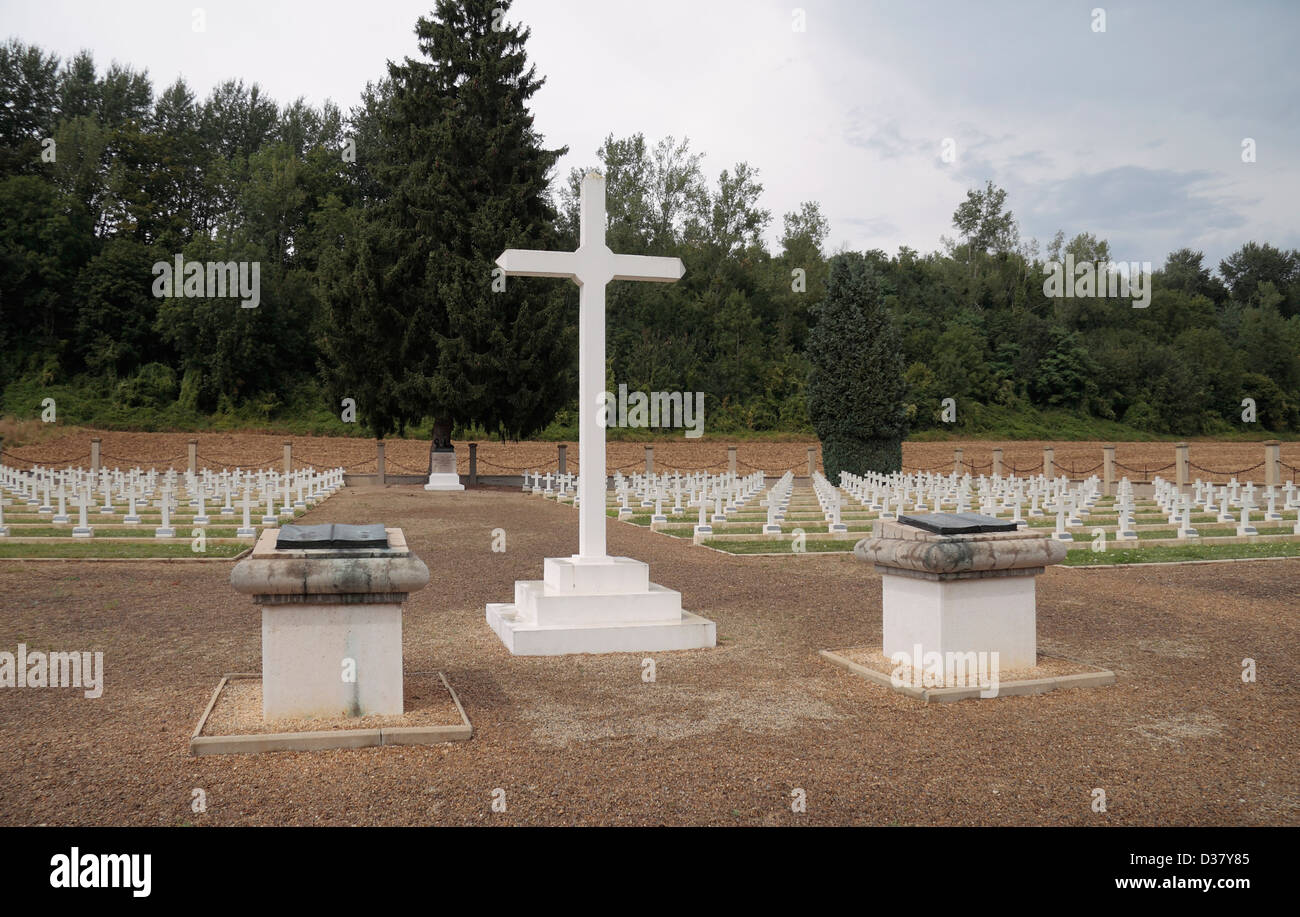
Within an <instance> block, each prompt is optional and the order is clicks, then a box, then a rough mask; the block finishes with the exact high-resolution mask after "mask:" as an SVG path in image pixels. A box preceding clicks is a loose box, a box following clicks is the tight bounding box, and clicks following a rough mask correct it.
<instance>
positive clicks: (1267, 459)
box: [1264, 439, 1282, 487]
mask: <svg viewBox="0 0 1300 917" xmlns="http://www.w3.org/2000/svg"><path fill="white" fill-rule="evenodd" d="M1264 486H1265V487H1281V486H1282V444H1281V443H1280V442H1278V441H1277V440H1275V439H1270V440H1269V441H1268V442H1266V443H1264Z"/></svg>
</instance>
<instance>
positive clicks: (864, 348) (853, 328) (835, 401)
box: [808, 252, 907, 483]
mask: <svg viewBox="0 0 1300 917" xmlns="http://www.w3.org/2000/svg"><path fill="white" fill-rule="evenodd" d="M813 311H814V317H815V318H816V321H817V325H816V327H814V328H813V330H812V332H811V333H810V335H809V337H808V362H809V364H810V366H811V369H810V371H809V374H808V415H809V417H810V418H811V419H812V423H813V429H814V430H815V431H816V432H817V438H818V439H820V440H821V442H822V463H823V465H824V466H825V468H826V476H827V477H828V478H829V479H830V480H831V481H832V482H833V483H839V473H840V472H841V471H851V472H853V473H855V474H865V473H866V472H868V471H877V472H891V471H898V470H900V469H901V468H902V465H903V438H904V437H905V436H906V435H907V422H906V415H905V412H904V405H903V402H904V399H905V397H906V394H907V381H906V379H905V378H904V375H903V352H902V346H901V342H900V340H899V336H898V332H897V331H896V330H895V329H894V327H893V325H892V324H891V323H890V319H889V314H888V312H886V310H885V307H884V300H883V297H882V296H881V292H880V282H879V279H878V278H877V276H876V273H875V271H874V269H873V268H872V267H871V265H870V264H869V263H868V262H867V259H866V258H865V257H863V256H862V255H860V254H858V253H856V252H847V253H844V254H840V255H836V256H835V257H834V258H832V259H831V262H830V276H829V278H828V280H827V283H826V298H825V300H824V301H823V302H822V303H821V304H820V305H818V306H816V307H814V310H813Z"/></svg>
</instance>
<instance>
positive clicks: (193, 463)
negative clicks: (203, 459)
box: [189, 439, 199, 474]
mask: <svg viewBox="0 0 1300 917" xmlns="http://www.w3.org/2000/svg"><path fill="white" fill-rule="evenodd" d="M189 453H190V474H198V471H199V441H198V440H197V439H192V440H190V447H189Z"/></svg>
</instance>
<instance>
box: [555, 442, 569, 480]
mask: <svg viewBox="0 0 1300 917" xmlns="http://www.w3.org/2000/svg"><path fill="white" fill-rule="evenodd" d="M555 451H556V453H557V454H558V455H557V460H556V467H557V468H559V469H560V474H568V472H569V447H568V445H566V444H565V443H560V444H559V445H558V446H557V447H556V449H555Z"/></svg>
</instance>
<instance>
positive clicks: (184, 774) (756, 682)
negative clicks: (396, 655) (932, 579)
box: [0, 486, 1300, 825]
mask: <svg viewBox="0 0 1300 917" xmlns="http://www.w3.org/2000/svg"><path fill="white" fill-rule="evenodd" d="M306 519H307V520H308V521H310V522H341V521H348V522H366V521H385V522H388V523H390V524H395V525H400V526H402V527H403V528H404V529H405V532H406V535H407V539H408V541H409V543H410V544H411V546H412V548H413V549H414V550H415V551H416V553H417V554H418V555H419V556H420V557H421V558H422V559H424V561H425V562H426V563H427V564H428V566H429V570H430V574H431V583H430V585H429V587H428V588H426V589H423V590H421V591H419V592H417V593H414V594H413V595H412V596H411V598H410V601H409V602H408V604H407V606H406V613H405V632H404V650H405V666H406V669H407V671H408V672H411V673H421V672H434V671H443V672H445V673H446V675H447V678H448V680H449V681H450V683H451V685H452V687H453V688H454V689H455V690H456V692H457V693H458V695H459V697H460V700H461V702H462V703H463V704H464V707H465V711H466V713H467V715H468V716H469V718H470V720H471V722H472V723H473V726H474V738H473V739H472V740H471V741H468V742H458V743H449V744H445V745H439V746H430V747H414V746H411V747H403V746H387V747H380V748H369V749H356V750H338V751H326V752H314V753H310V752H275V753H268V754H259V755H218V756H211V757H198V758H195V757H190V756H189V755H188V754H187V749H188V741H189V736H190V733H191V731H192V730H193V729H194V727H195V724H196V723H197V722H198V719H199V717H200V715H201V714H202V712H203V710H204V708H205V706H206V704H207V703H208V700H209V698H210V696H211V694H212V691H213V689H214V688H215V687H216V684H217V682H218V680H219V678H220V677H221V675H222V674H223V673H227V672H236V671H242V672H255V671H258V670H259V669H260V665H261V662H260V657H261V653H260V646H261V628H260V621H261V618H260V614H259V612H258V610H257V608H256V606H254V605H253V604H252V602H250V601H248V599H247V598H246V597H244V596H240V595H236V594H235V593H234V592H233V590H232V589H231V588H230V585H229V575H230V567H229V565H225V564H188V565H183V564H172V565H167V564H149V563H141V564H134V565H130V566H129V567H128V566H125V565H114V564H107V563H99V564H86V563H78V562H69V563H60V564H35V563H24V562H21V561H6V562H0V612H2V614H0V649H4V650H7V651H9V652H14V651H15V650H16V646H17V644H18V643H19V642H20V641H21V642H24V643H25V644H26V645H27V646H28V647H29V648H30V649H32V650H46V651H48V650H51V649H55V650H62V651H74V650H84V651H102V652H103V653H104V692H103V696H102V697H101V698H98V699H88V698H85V697H83V696H82V693H81V691H79V690H77V689H7V690H4V691H3V692H0V824H5V825H35V824H52V825H84V824H109V825H176V824H186V823H192V824H202V825H316V824H330V825H355V824H392V825H426V824H452V825H479V824H529V825H533V824H565V825H569V824H580V825H589V824H592V825H594V824H603V825H613V824H638V825H656V824H714V825H787V824H790V825H794V824H855V825H858V824H861V825H865V824H872V825H897V824H902V825H910V824H924V825H966V824H988V825H1046V824H1050V825H1058V824H1059V825H1066V824H1068V825H1157V824H1158V825H1259V824H1282V825H1298V824H1300V771H1297V768H1296V766H1295V762H1296V757H1297V755H1298V754H1300V655H1298V654H1297V653H1296V647H1297V645H1298V642H1300V622H1298V621H1297V618H1296V615H1295V610H1296V600H1295V582H1296V579H1297V577H1300V560H1282V561H1271V562H1242V563H1234V564H1211V565H1203V566H1166V567H1144V568H1122V569H1106V570H1074V569H1066V568H1062V567H1053V568H1050V569H1049V570H1048V571H1047V572H1046V573H1045V574H1044V575H1043V576H1041V577H1040V578H1039V580H1038V634H1039V648H1040V650H1041V651H1042V652H1044V653H1050V654H1052V655H1055V656H1060V657H1065V658H1067V659H1072V660H1078V661H1081V662H1084V663H1087V664H1088V665H1092V666H1098V667H1102V668H1107V669H1111V670H1113V671H1114V672H1115V673H1116V675H1117V676H1118V681H1117V683H1116V684H1114V685H1111V686H1108V687H1103V688H1090V689H1078V690H1059V691H1055V692H1052V693H1050V694H1045V695H1040V696H1033V697H1003V698H997V699H992V700H971V701H962V702H960V703H954V704H932V705H926V704H922V703H919V702H917V701H914V700H911V699H908V698H906V697H902V696H900V695H898V694H895V693H893V692H891V691H889V690H887V689H884V688H882V687H880V686H877V685H873V684H871V683H870V682H869V681H867V680H866V679H864V678H862V677H860V676H858V675H854V674H853V673H850V672H847V671H845V670H843V669H841V668H839V667H837V666H834V665H832V664H831V663H829V662H827V661H826V660H824V659H822V658H820V657H819V656H818V652H819V651H820V650H822V649H835V648H842V647H864V646H879V645H880V623H881V620H880V618H881V614H880V607H881V605H880V603H881V584H880V578H879V577H878V576H877V575H876V574H875V573H874V572H873V571H872V569H871V568H870V566H869V565H867V564H864V563H862V562H860V561H857V560H855V559H854V558H853V557H851V556H844V555H839V556H830V555H815V554H806V555H794V556H791V557H784V558H769V557H763V558H746V557H734V556H730V555H723V554H720V553H717V552H714V551H709V550H706V549H703V548H696V547H693V546H692V545H690V544H689V543H685V542H683V541H681V540H678V539H674V538H667V537H664V536H661V535H658V534H655V533H652V532H650V531H647V530H646V529H644V528H641V527H638V526H632V525H621V524H612V525H611V526H610V528H609V545H610V550H611V553H615V554H626V555H628V556H632V557H636V558H639V559H641V560H645V561H647V562H648V563H649V564H650V565H651V573H652V577H653V579H654V581H655V582H658V583H662V584H664V585H666V586H669V587H671V588H674V589H678V590H680V591H681V593H682V596H683V604H684V606H685V607H686V608H688V609H690V610H691V611H694V612H696V613H698V614H702V615H704V616H705V617H708V618H710V619H712V620H714V621H716V622H717V628H718V640H719V645H718V646H717V648H715V649H705V650H695V651H688V652H676V653H656V654H653V658H654V659H655V662H656V675H657V678H656V680H655V681H654V682H651V683H646V682H643V681H642V659H643V655H644V654H639V653H638V654H613V655H606V656H571V657H532V658H529V657H514V656H511V655H510V654H509V653H508V652H507V651H506V650H505V648H504V647H503V646H502V644H501V642H500V641H499V640H498V639H497V637H496V636H495V635H494V634H493V633H492V632H491V630H490V629H489V628H488V626H487V624H486V622H485V621H484V605H485V603H487V602H499V601H509V600H510V597H511V596H512V595H513V586H514V582H515V580H517V579H535V578H538V577H540V575H541V572H542V559H543V558H544V557H546V556H555V555H560V556H562V555H565V554H568V553H570V552H572V551H573V550H575V549H576V547H577V524H576V519H575V516H574V512H573V510H572V509H571V508H569V507H567V506H560V505H556V504H554V503H552V502H549V501H545V500H541V499H539V498H535V497H531V496H526V495H522V494H520V493H518V492H517V491H514V490H513V489H507V488H481V489H475V490H469V491H465V492H463V493H442V494H428V493H425V492H424V491H423V490H421V489H420V488H418V487H413V486H405V487H393V486H390V487H387V488H379V487H369V488H348V489H345V490H344V491H342V492H341V493H339V494H337V495H336V496H335V497H333V498H331V499H330V500H329V501H327V502H326V503H324V504H322V505H321V506H319V507H317V508H314V509H313V510H311V511H310V512H309V513H308V515H307V517H306ZM497 527H501V528H504V529H505V530H506V532H507V533H508V550H507V551H506V552H505V553H494V552H493V551H492V538H493V536H492V530H493V529H494V528H497ZM1246 658H1251V659H1254V660H1256V662H1257V664H1258V680H1257V681H1255V682H1253V683H1249V684H1247V683H1243V681H1242V677H1241V673H1242V662H1243V660H1244V659H1246ZM196 787H198V788H202V789H203V790H204V791H205V793H206V797H207V811H206V812H204V813H198V814H196V813H194V812H192V811H191V810H190V802H191V798H192V792H193V789H194V788H196ZM1099 787H1100V788H1102V789H1104V790H1105V792H1106V799H1107V810H1106V811H1105V812H1104V813H1097V812H1093V811H1092V809H1091V805H1090V804H1091V802H1092V794H1093V790H1094V789H1095V788H1099ZM795 788H802V789H803V790H805V791H806V793H807V812H806V813H802V814H796V813H793V812H792V811H791V805H790V800H791V793H792V791H793V790H794V789H795ZM497 789H501V790H504V791H505V801H506V803H507V807H506V811H505V812H494V811H493V810H492V800H493V793H494V790H497Z"/></svg>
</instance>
